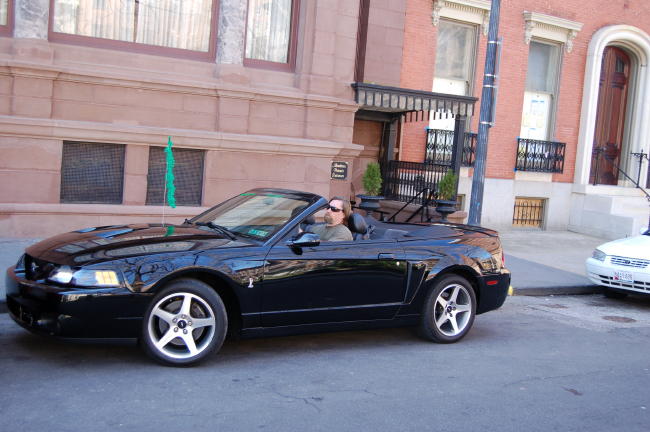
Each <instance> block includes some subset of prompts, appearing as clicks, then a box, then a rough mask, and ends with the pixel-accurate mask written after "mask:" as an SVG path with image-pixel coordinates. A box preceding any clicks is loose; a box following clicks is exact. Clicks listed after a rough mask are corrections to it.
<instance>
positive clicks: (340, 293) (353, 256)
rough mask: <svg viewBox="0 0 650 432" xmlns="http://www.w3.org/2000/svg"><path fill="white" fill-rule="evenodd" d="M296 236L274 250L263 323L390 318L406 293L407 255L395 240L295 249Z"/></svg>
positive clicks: (266, 283) (269, 262)
mask: <svg viewBox="0 0 650 432" xmlns="http://www.w3.org/2000/svg"><path fill="white" fill-rule="evenodd" d="M291 236H292V234H289V235H287V236H286V237H285V238H283V239H281V240H280V241H278V242H277V243H276V244H275V245H274V246H273V247H272V248H271V249H270V251H269V253H268V255H267V257H266V263H265V268H264V280H263V288H262V316H261V320H262V325H263V326H285V325H299V324H309V323H324V322H342V321H359V320H373V319H389V318H392V317H393V316H394V315H395V313H396V312H397V310H398V308H399V305H400V304H402V303H403V301H404V296H405V290H406V268H407V266H406V262H405V261H404V253H403V251H402V249H401V247H400V246H399V244H398V243H397V242H396V241H394V240H390V239H388V240H363V241H349V242H348V241H345V242H342V241H338V242H323V243H321V244H320V245H318V246H314V247H304V248H300V249H296V248H291V247H289V246H287V245H286V241H287V240H288V239H290V238H291Z"/></svg>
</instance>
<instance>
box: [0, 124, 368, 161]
mask: <svg viewBox="0 0 650 432" xmlns="http://www.w3.org/2000/svg"><path fill="white" fill-rule="evenodd" d="M0 130H1V131H2V132H1V133H0V135H1V136H19V137H32V138H47V139H52V138H54V139H60V140H71V141H89V140H90V141H97V142H112V143H116V144H136V145H151V144H152V143H164V142H166V140H167V137H168V136H173V137H174V145H175V146H177V147H185V146H187V147H190V148H193V149H204V150H224V151H237V152H247V153H251V152H252V153H273V154H288V155H302V156H326V157H337V156H338V157H341V156H350V157H354V156H357V155H359V154H360V153H361V151H363V146H362V145H358V144H353V143H341V142H335V141H322V140H313V139H305V138H293V137H284V136H271V135H249V134H235V133H226V132H215V131H199V130H193V129H192V130H190V129H173V128H159V127H151V126H133V125H128V124H116V123H111V124H107V123H98V122H84V121H72V120H55V119H34V118H28V117H16V116H6V115H1V116H0Z"/></svg>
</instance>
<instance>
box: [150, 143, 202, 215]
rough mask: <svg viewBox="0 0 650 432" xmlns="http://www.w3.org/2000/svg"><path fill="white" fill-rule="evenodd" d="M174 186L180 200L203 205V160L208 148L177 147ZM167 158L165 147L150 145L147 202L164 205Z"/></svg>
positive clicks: (182, 203)
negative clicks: (205, 149)
mask: <svg viewBox="0 0 650 432" xmlns="http://www.w3.org/2000/svg"><path fill="white" fill-rule="evenodd" d="M173 152H174V161H175V164H174V186H175V187H176V193H175V194H174V197H175V198H176V204H177V205H179V206H200V205H201V201H202V197H203V164H204V159H205V152H204V151H203V150H193V149H177V148H174V149H173ZM166 169H167V161H166V158H165V148H164V147H149V173H148V174H147V205H163V204H164V203H166V200H167V197H166V196H165V172H166Z"/></svg>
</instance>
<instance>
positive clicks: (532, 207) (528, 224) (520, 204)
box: [512, 197, 546, 228]
mask: <svg viewBox="0 0 650 432" xmlns="http://www.w3.org/2000/svg"><path fill="white" fill-rule="evenodd" d="M545 204H546V199H544V198H527V197H516V198H515V207H514V211H513V214H512V225H513V226H515V227H522V228H543V226H544V207H545Z"/></svg>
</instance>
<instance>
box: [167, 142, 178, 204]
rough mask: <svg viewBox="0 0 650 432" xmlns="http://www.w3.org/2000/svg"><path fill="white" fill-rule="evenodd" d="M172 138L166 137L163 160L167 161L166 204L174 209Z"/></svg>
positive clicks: (174, 189)
mask: <svg viewBox="0 0 650 432" xmlns="http://www.w3.org/2000/svg"><path fill="white" fill-rule="evenodd" d="M172 145H173V143H172V137H168V140H167V147H165V159H166V161H167V170H166V171H165V188H166V189H167V202H168V203H169V206H170V207H171V208H176V197H175V196H174V194H175V193H176V186H174V165H175V164H176V161H174V153H172Z"/></svg>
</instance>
